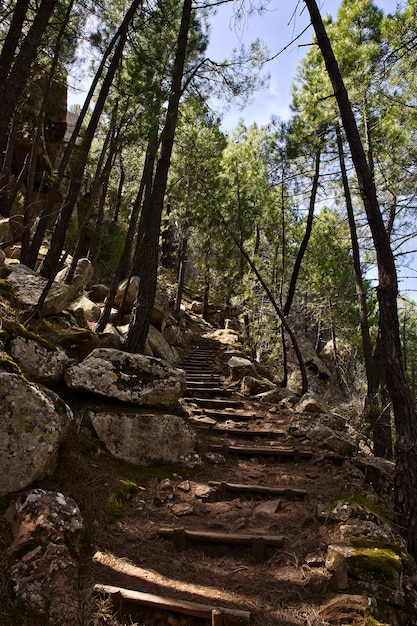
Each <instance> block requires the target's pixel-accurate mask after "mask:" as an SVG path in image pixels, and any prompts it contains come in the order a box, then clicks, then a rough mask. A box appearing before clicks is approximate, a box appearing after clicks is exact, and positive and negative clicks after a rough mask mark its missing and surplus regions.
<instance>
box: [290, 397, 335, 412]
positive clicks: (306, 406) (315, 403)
mask: <svg viewBox="0 0 417 626" xmlns="http://www.w3.org/2000/svg"><path fill="white" fill-rule="evenodd" d="M295 411H296V412H297V413H330V410H329V407H328V406H327V405H326V404H325V403H324V402H322V401H321V400H320V399H319V398H317V396H315V395H314V394H312V393H305V394H304V395H303V397H302V398H301V400H300V402H299V403H298V404H297V406H296V407H295Z"/></svg>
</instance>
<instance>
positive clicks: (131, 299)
mask: <svg viewBox="0 0 417 626" xmlns="http://www.w3.org/2000/svg"><path fill="white" fill-rule="evenodd" d="M128 283H129V284H128ZM138 288H139V277H138V276H132V277H131V279H130V281H128V280H127V279H125V280H122V282H121V283H120V285H119V286H118V288H117V291H116V296H115V298H114V304H115V305H116V306H117V307H120V306H121V304H122V302H123V299H124V305H123V311H131V310H132V308H133V305H134V303H135V300H136V298H137V295H138Z"/></svg>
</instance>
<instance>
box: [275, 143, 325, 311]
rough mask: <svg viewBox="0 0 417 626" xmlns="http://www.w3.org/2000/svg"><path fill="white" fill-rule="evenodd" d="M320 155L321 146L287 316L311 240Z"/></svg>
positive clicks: (289, 289) (316, 159) (285, 309)
mask: <svg viewBox="0 0 417 626" xmlns="http://www.w3.org/2000/svg"><path fill="white" fill-rule="evenodd" d="M320 157H321V151H320V148H319V149H318V150H317V152H316V157H315V171H314V177H313V183H312V186H311V194H310V204H309V209H308V217H307V224H306V230H305V233H304V237H303V240H302V242H301V245H300V249H299V250H298V254H297V258H296V259H295V263H294V267H293V270H292V274H291V279H290V284H289V287H288V294H287V299H286V302H285V305H284V309H283V313H284V315H285V317H287V316H288V314H289V312H290V310H291V305H292V301H293V299H294V294H295V287H296V284H297V280H298V275H299V273H300V268H301V263H302V262H303V258H304V254H305V251H306V250H307V246H308V242H309V241H310V235H311V230H312V228H313V217H314V209H315V206H316V196H317V189H318V185H319V176H320Z"/></svg>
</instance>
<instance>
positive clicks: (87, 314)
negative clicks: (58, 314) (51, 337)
mask: <svg viewBox="0 0 417 626" xmlns="http://www.w3.org/2000/svg"><path fill="white" fill-rule="evenodd" d="M68 308H69V310H70V311H72V314H73V315H74V317H75V319H76V321H77V324H78V325H79V326H81V327H83V328H88V327H89V322H93V323H94V322H98V320H99V317H100V313H101V309H100V307H99V306H98V305H97V304H96V303H95V302H93V301H92V300H90V299H89V298H87V296H84V295H83V296H80V297H79V298H77V300H75V302H71V304H70V305H69V307H68Z"/></svg>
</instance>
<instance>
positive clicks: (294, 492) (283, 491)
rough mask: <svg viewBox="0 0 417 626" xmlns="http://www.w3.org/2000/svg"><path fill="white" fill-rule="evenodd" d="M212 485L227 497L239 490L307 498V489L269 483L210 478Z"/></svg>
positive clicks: (292, 497) (291, 497) (240, 491)
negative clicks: (231, 492) (273, 485)
mask: <svg viewBox="0 0 417 626" xmlns="http://www.w3.org/2000/svg"><path fill="white" fill-rule="evenodd" d="M208 484H209V485H210V487H218V488H219V494H220V497H222V498H225V497H227V493H228V492H229V491H237V492H239V493H257V494H261V495H265V496H283V497H284V498H288V499H289V500H292V499H295V498H305V497H306V496H307V491H306V490H305V489H291V488H288V487H268V486H267V485H248V484H242V483H227V482H220V481H217V480H209V481H208Z"/></svg>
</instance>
